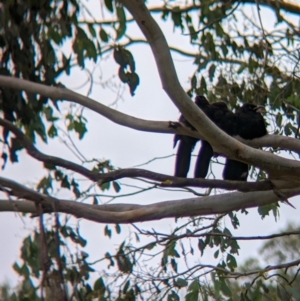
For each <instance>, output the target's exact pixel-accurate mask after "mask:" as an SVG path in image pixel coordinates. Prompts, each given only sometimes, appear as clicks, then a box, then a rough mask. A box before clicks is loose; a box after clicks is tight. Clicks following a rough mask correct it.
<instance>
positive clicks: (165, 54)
mask: <svg viewBox="0 0 300 301" xmlns="http://www.w3.org/2000/svg"><path fill="white" fill-rule="evenodd" d="M121 2H122V3H123V5H124V6H125V7H126V8H127V9H128V10H129V12H130V13H131V14H132V16H133V17H134V19H135V20H136V22H137V24H138V26H139V27H140V29H141V31H142V32H143V34H144V35H145V37H146V39H147V41H148V42H149V45H150V47H151V49H152V52H153V56H154V58H155V60H156V65H157V69H158V72H159V75H160V79H161V83H162V86H163V88H164V90H165V91H166V93H167V94H168V96H169V97H170V99H171V100H172V101H173V103H174V104H175V105H176V106H177V108H178V109H179V110H180V111H181V112H182V114H183V115H184V117H185V118H186V119H187V120H188V121H189V122H190V123H191V124H192V125H193V126H194V127H195V128H196V129H197V131H198V132H199V133H200V134H202V135H203V137H204V139H205V140H207V141H208V142H209V143H210V144H211V145H212V147H213V149H214V151H215V152H216V153H219V154H223V155H225V156H226V157H229V158H231V159H237V160H239V161H242V162H245V163H250V164H251V165H254V166H258V167H260V168H262V169H263V170H266V171H267V172H268V173H269V174H270V175H272V177H274V178H284V177H287V176H288V177H290V178H294V179H299V178H300V162H297V161H294V160H288V159H283V158H279V157H276V156H275V155H273V154H270V153H267V152H263V151H260V150H256V149H253V148H250V147H247V146H246V145H244V144H241V143H240V142H238V141H237V140H235V139H234V138H232V137H230V136H228V135H227V134H226V133H225V132H223V131H222V130H220V129H219V128H218V127H217V126H216V125H215V124H214V123H213V122H212V121H211V120H210V119H209V118H208V117H207V116H206V115H205V114H204V112H203V111H202V110H200V109H199V108H198V107H197V105H196V104H195V103H194V102H192V101H191V100H190V98H189V97H188V96H187V94H186V93H185V91H184V90H183V88H182V87H181V85H180V82H179V80H178V77H177V74H176V70H175V66H174V63H173V60H172V57H171V53H170V50H169V47H168V44H167V41H166V39H165V36H164V34H163V32H162V30H161V28H160V27H159V26H158V24H157V23H156V22H155V20H154V19H153V17H152V16H151V14H150V12H149V11H148V9H147V7H146V6H145V3H144V1H142V0H137V1H136V2H134V3H133V2H132V1H130V0H121Z"/></svg>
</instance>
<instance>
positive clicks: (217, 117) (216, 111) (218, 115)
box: [194, 102, 235, 178]
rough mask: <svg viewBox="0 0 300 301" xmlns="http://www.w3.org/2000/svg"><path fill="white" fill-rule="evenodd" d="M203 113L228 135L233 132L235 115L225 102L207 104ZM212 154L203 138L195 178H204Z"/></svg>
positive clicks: (209, 146)
mask: <svg viewBox="0 0 300 301" xmlns="http://www.w3.org/2000/svg"><path fill="white" fill-rule="evenodd" d="M205 114H206V115H207V116H208V117H209V118H210V119H211V120H212V121H213V122H214V123H215V124H216V125H217V126H218V127H219V128H221V129H222V130H223V131H224V132H226V133H227V134H228V135H234V134H235V115H234V114H233V113H232V112H231V111H230V110H229V109H228V107H227V105H226V103H225V102H215V103H212V104H211V105H210V106H209V109H207V110H206V111H205ZM213 155H214V152H213V149H212V147H211V145H210V144H209V143H208V142H207V141H205V140H203V141H202V145H201V148H200V151H199V154H198V158H197V162H196V167H195V174H194V175H195V178H205V177H206V175H207V172H208V168H209V163H210V160H211V158H212V156H213Z"/></svg>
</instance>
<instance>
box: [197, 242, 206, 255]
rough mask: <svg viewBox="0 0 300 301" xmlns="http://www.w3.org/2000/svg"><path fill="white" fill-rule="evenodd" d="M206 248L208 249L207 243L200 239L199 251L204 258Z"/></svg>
mask: <svg viewBox="0 0 300 301" xmlns="http://www.w3.org/2000/svg"><path fill="white" fill-rule="evenodd" d="M205 247H206V243H205V242H204V240H203V239H202V238H200V239H199V240H198V249H199V250H200V252H201V256H203V252H204V249H205Z"/></svg>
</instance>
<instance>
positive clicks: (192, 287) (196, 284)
mask: <svg viewBox="0 0 300 301" xmlns="http://www.w3.org/2000/svg"><path fill="white" fill-rule="evenodd" d="M188 291H190V292H197V293H198V291H199V281H198V279H195V280H193V282H192V283H191V284H190V285H189V287H188Z"/></svg>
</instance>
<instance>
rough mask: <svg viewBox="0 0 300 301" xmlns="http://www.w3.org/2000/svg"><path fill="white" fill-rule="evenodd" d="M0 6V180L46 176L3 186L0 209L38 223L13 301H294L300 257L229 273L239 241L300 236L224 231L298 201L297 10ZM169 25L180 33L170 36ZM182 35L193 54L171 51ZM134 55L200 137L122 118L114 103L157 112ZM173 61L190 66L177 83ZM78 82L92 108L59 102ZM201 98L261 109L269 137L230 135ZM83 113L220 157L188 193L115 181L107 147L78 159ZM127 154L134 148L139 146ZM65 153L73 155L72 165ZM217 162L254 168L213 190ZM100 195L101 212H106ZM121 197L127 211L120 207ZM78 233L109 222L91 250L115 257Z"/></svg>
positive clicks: (133, 178) (115, 4)
mask: <svg viewBox="0 0 300 301" xmlns="http://www.w3.org/2000/svg"><path fill="white" fill-rule="evenodd" d="M0 8H1V10H0V22H1V29H0V47H1V50H0V53H1V65H0V91H1V94H0V110H1V114H0V126H1V135H2V137H1V144H2V148H1V150H2V155H1V156H2V157H1V158H2V169H4V170H5V172H6V171H7V170H8V169H9V168H11V166H12V165H11V163H13V164H14V168H16V166H18V164H19V165H20V166H21V163H22V160H26V157H31V158H32V159H35V160H37V161H40V162H41V163H42V165H41V166H43V171H42V174H43V176H42V178H40V179H39V180H37V176H36V174H35V170H34V169H32V170H30V171H28V170H27V171H26V175H23V179H24V178H25V177H26V179H27V180H28V181H27V182H24V181H20V180H19V176H20V174H21V173H22V172H25V171H24V169H20V174H17V173H16V174H15V176H14V177H6V176H5V173H4V175H3V174H2V175H1V177H0V187H1V201H0V211H2V212H20V213H23V214H27V216H30V217H31V218H33V220H34V221H35V222H36V228H35V229H34V230H33V231H32V233H31V234H30V235H29V236H27V237H26V238H25V239H24V240H23V243H22V246H21V248H20V253H21V258H20V260H19V261H17V262H16V263H15V264H14V265H13V268H14V270H15V271H16V272H17V273H18V275H19V276H20V279H21V282H20V284H19V286H18V287H17V288H16V289H15V290H14V291H13V292H11V291H7V290H5V289H4V288H3V289H2V295H3V296H4V295H5V296H6V297H5V298H6V299H7V300H189V301H191V300H270V296H271V295H270V294H271V292H272V298H271V299H272V300H299V299H300V294H299V289H298V288H297V285H298V284H297V282H299V281H296V280H295V279H297V275H298V270H297V266H298V264H299V263H300V260H299V257H297V256H298V253H297V252H295V253H293V252H290V253H289V256H287V257H285V258H282V257H281V260H280V263H278V264H276V263H274V264H269V265H268V266H266V267H265V268H262V267H261V266H260V265H257V266H256V267H255V268H254V267H253V266H251V264H250V265H249V264H248V265H244V266H243V267H242V268H240V269H239V267H238V266H237V261H236V257H237V255H238V254H239V249H240V248H239V241H240V240H255V239H265V240H270V241H272V239H276V237H282V236H286V235H299V234H300V233H299V230H287V231H286V232H284V233H278V234H276V233H274V234H273V235H270V236H265V237H262V236H260V233H256V235H257V236H255V237H253V236H251V237H250V236H244V237H237V236H234V235H233V233H231V232H233V231H234V230H235V229H238V228H239V227H240V222H239V219H240V218H241V217H243V216H244V215H245V214H247V209H248V208H253V207H257V208H258V214H260V215H261V217H262V218H263V217H265V216H266V215H268V214H269V213H272V214H273V215H274V216H275V218H276V217H277V216H278V213H279V211H280V204H282V202H283V201H284V202H288V198H290V197H293V196H297V195H299V194H300V162H299V156H298V154H300V142H299V139H298V137H297V135H298V131H299V124H300V117H299V116H300V114H299V110H300V97H299V93H300V77H299V76H300V74H299V59H300V53H299V42H300V30H299V28H298V23H297V22H298V19H299V15H300V6H299V5H297V4H295V3H294V2H293V1H290V2H289V1H281V0H266V1H265V0H247V1H246V0H241V1H235V0H231V1H227V0H226V1H219V0H200V1H185V2H184V1H164V2H161V1H147V2H146V3H144V2H143V1H142V0H136V1H132V0H119V1H113V0H104V1H77V0H69V1H68V0H56V1H53V0H44V1H36V0H20V1H17V0H8V1H1V3H0ZM168 26H169V27H172V28H173V32H172V33H168V34H166V32H167V31H166V30H163V29H165V28H169V27H168ZM176 36H177V37H180V41H185V43H186V47H183V46H182V44H181V42H180V43H178V44H176V39H174V41H175V42H169V43H167V39H168V41H169V39H172V38H174V37H176ZM172 41H173V39H172ZM140 44H144V47H148V48H149V49H151V52H152V55H153V58H154V60H155V63H156V69H157V73H156V76H157V79H158V80H159V81H160V83H161V87H162V88H160V87H159V88H158V89H163V90H164V91H165V93H166V94H167V97H168V99H169V100H170V102H172V103H173V105H174V106H176V107H177V108H178V109H179V111H180V113H181V114H183V115H184V117H185V118H186V119H187V120H188V122H189V123H190V124H192V126H193V127H194V128H195V129H196V130H191V129H190V128H189V127H186V126H184V125H183V124H182V123H178V122H177V121H175V120H173V121H169V120H159V121H158V120H155V119H159V118H157V117H156V116H153V118H152V120H145V119H143V118H142V117H141V116H131V115H130V114H129V113H128V114H127V113H126V114H125V113H122V112H121V111H119V110H117V106H116V105H115V104H116V103H117V101H118V100H119V99H121V98H123V99H126V102H130V101H131V99H130V98H131V97H134V94H135V93H137V92H138V90H139V89H142V88H143V89H146V91H148V93H149V95H145V97H144V99H143V100H141V101H144V102H146V101H151V93H152V92H153V87H152V84H151V81H152V79H150V78H146V77H145V78H143V77H141V76H140V74H139V72H138V70H141V69H143V68H147V67H146V64H147V61H148V59H149V58H148V57H147V56H145V58H144V60H143V61H137V60H135V54H136V53H135V49H136V47H139V46H138V45H140ZM187 49H188V50H187ZM172 55H176V58H177V57H181V59H184V60H192V61H193V65H191V67H189V68H190V76H189V77H186V78H185V79H184V82H181V81H179V79H178V74H177V72H176V71H178V70H179V69H178V68H177V66H176V69H175V64H177V61H178V60H173V57H172ZM108 63H109V64H110V69H111V70H114V74H112V76H111V77H107V76H105V78H106V79H105V80H104V79H103V78H101V77H100V76H99V73H97V70H98V69H101V66H102V64H108ZM143 63H144V65H143ZM138 64H139V65H138ZM78 70H79V71H78ZM105 70H106V69H105ZM107 70H108V69H107ZM78 72H79V73H78ZM78 74H81V75H80V76H82V77H84V78H87V79H88V80H87V82H86V83H85V85H86V86H89V88H88V91H87V92H86V93H85V95H86V96H85V95H83V94H80V93H76V92H75V91H73V90H71V89H68V84H67V81H68V79H71V80H73V81H75V80H76V77H78ZM83 74H84V76H83ZM114 75H116V76H114ZM64 81H65V82H64ZM99 81H100V82H99ZM187 81H189V83H188V85H186V86H184V88H183V86H182V85H185V84H186V82H187ZM96 86H97V88H98V89H100V90H99V91H102V92H103V93H106V91H107V90H109V89H110V90H111V92H112V93H114V95H115V99H116V102H115V103H114V104H113V105H110V106H109V105H108V106H107V105H104V104H103V102H104V100H103V96H101V93H100V94H99V95H98V96H97V97H96V98H95V97H94V98H90V97H89V96H90V95H91V92H92V90H93V89H95V87H96ZM72 87H74V85H72ZM124 87H125V90H124V89H123V88H124ZM103 95H104V94H103ZM110 95H113V94H110ZM195 95H205V96H206V97H207V98H208V99H209V101H210V103H213V102H216V101H224V102H226V103H227V105H228V107H229V108H230V109H231V110H233V111H235V110H236V109H237V108H238V107H239V106H241V105H242V104H243V103H254V104H256V105H263V106H265V108H266V113H265V114H264V117H265V120H266V121H267V123H268V132H269V134H268V135H266V136H263V137H261V138H257V139H254V140H243V139H241V138H240V137H230V136H228V135H227V134H226V133H225V132H223V131H222V130H220V129H219V128H218V127H217V126H216V125H215V124H214V123H213V122H212V121H210V119H209V118H208V117H206V115H205V114H204V113H203V111H201V110H200V109H199V108H198V107H197V106H196V105H195V103H194V102H193V100H194V97H195ZM87 109H88V110H87ZM91 111H92V112H94V115H95V116H96V115H97V114H98V116H99V118H97V124H98V125H99V128H98V129H97V131H99V132H100V131H107V129H106V128H103V127H101V121H103V118H102V117H105V118H107V119H108V120H110V122H112V123H115V124H117V125H118V127H119V128H122V127H127V128H130V130H131V131H142V132H144V135H148V134H147V133H145V132H152V133H156V135H159V134H160V133H163V134H165V135H164V136H165V137H168V136H169V137H171V136H170V135H174V134H180V135H185V136H192V137H195V138H199V139H205V140H207V141H208V142H209V143H210V144H211V145H212V147H213V150H214V152H215V153H217V154H219V157H218V158H217V159H213V163H212V174H211V175H210V176H209V177H208V179H193V178H186V179H185V178H177V177H173V176H172V173H173V170H166V172H165V174H162V173H157V172H155V170H147V169H146V168H147V166H145V169H142V168H117V167H116V166H114V164H113V162H110V161H109V160H103V159H99V157H100V158H101V156H102V155H101V149H98V150H97V153H98V154H99V157H98V158H93V157H90V156H89V155H88V154H84V153H82V152H80V150H79V148H78V147H77V144H78V143H80V146H81V147H83V146H84V143H85V139H86V137H87V135H88V134H89V131H90V130H91V129H90V128H88V126H89V122H88V119H87V117H86V114H88V113H89V112H91ZM74 133H75V134H76V135H74ZM79 140H80V141H79ZM120 141H123V142H122V143H124V141H126V140H124V139H123V140H122V139H121V137H120ZM58 142H60V143H61V142H63V143H61V145H60V147H61V148H63V147H65V149H66V151H65V152H64V151H63V152H61V156H55V155H54V154H53V152H54V151H55V146H53V145H56V146H57V145H58ZM55 143H56V144H55ZM103 143H105V142H103ZM128 143H133V144H134V143H136V145H133V147H137V146H138V145H139V144H140V143H142V141H140V140H139V139H137V141H134V142H132V141H130V142H128ZM88 147H89V146H88V145H86V149H88ZM122 147H123V146H122V144H121V143H120V145H119V146H118V151H120V152H121V151H122ZM68 148H69V150H71V151H72V152H73V154H74V156H68V152H69V150H68ZM44 150H46V151H44ZM166 151H169V152H171V145H170V149H169V150H166ZM297 153H298V154H297ZM132 156H134V154H132ZM221 157H228V158H231V159H236V160H238V161H242V162H245V163H248V164H249V166H251V170H250V175H251V177H250V176H249V178H248V182H236V181H225V180H221V179H215V177H214V176H213V173H214V171H215V170H216V168H217V167H218V165H217V164H216V163H219V162H220V158H221ZM70 158H75V159H74V160H73V159H72V160H71V159H70ZM107 159H109V158H107ZM173 159H174V158H173ZM173 159H172V160H173ZM124 160H125V158H124ZM124 165H126V164H124ZM15 170H17V169H15ZM39 174H40V173H39ZM21 175H22V174H21ZM203 189H205V190H203ZM122 190H123V191H126V193H124V192H123V191H122ZM150 190H151V191H153V190H156V194H155V196H159V197H158V198H157V200H155V198H152V201H151V202H149V204H147V205H145V204H144V203H143V202H142V201H141V202H139V203H137V202H132V201H130V200H131V197H133V196H134V195H136V194H138V193H142V194H140V197H141V198H142V197H143V198H144V197H146V196H147V193H148V192H149V191H150ZM163 190H165V191H168V193H169V194H168V197H165V196H166V193H165V192H164V191H163ZM128 191H130V192H128ZM178 191H185V192H186V194H185V198H183V199H178ZM127 192H128V193H127ZM160 193H161V194H160ZM172 193H173V194H172ZM172 195H173V196H174V197H173V199H172ZM109 196H111V201H110V202H106V201H102V200H107V198H106V197H109ZM121 197H126V199H121V200H123V202H121V201H120V202H117V201H116V198H121ZM125 200H126V201H125ZM141 200H142V199H141ZM295 212H297V211H295ZM295 214H297V213H295ZM165 218H171V219H169V220H168V223H172V227H171V230H170V229H168V231H165V230H161V229H159V227H156V226H155V225H156V224H155V223H154V224H153V225H154V226H152V225H150V227H149V221H156V220H161V219H165ZM79 219H80V220H87V221H89V223H90V224H91V229H92V227H93V226H94V225H95V223H93V222H96V223H98V224H103V225H104V226H103V232H101V233H100V236H101V235H102V236H107V237H106V238H105V237H103V238H101V237H100V238H99V233H98V238H99V239H103V240H104V241H105V239H106V240H107V239H108V238H110V239H111V240H112V241H114V239H118V240H116V241H118V244H119V245H118V246H117V248H115V245H114V247H113V248H109V247H108V246H107V247H106V246H105V243H103V244H102V248H101V250H98V254H99V256H98V260H97V261H92V260H89V254H88V253H87V252H86V248H85V246H86V244H87V241H86V240H85V238H83V237H82V235H81V234H80V224H78V223H77V222H78V221H79ZM225 220H227V224H226V223H225ZM228 221H230V222H231V225H230V222H228ZM138 222H147V223H138ZM124 224H125V225H126V224H127V226H126V227H125V226H124ZM226 225H227V226H226ZM241 225H242V223H241ZM229 228H230V229H229ZM97 229H98V230H99V228H97ZM128 229H129V230H128ZM98 230H97V231H98ZM2 231H4V229H2ZM248 235H253V233H250V231H249V233H248ZM122 236H123V237H122ZM120 238H121V240H120ZM120 241H122V242H121V243H119V242H120ZM282 241H284V240H282ZM283 245H284V244H283ZM283 245H281V248H283ZM2 247H3V248H8V247H9V246H6V245H5V244H4V245H3V246H2ZM209 255H213V256H209ZM210 257H211V258H210ZM209 258H210V259H209ZM287 269H289V273H286V271H287ZM274 291H275V292H276V293H275V294H274ZM3 296H2V297H3ZM0 299H1V296H0Z"/></svg>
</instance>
